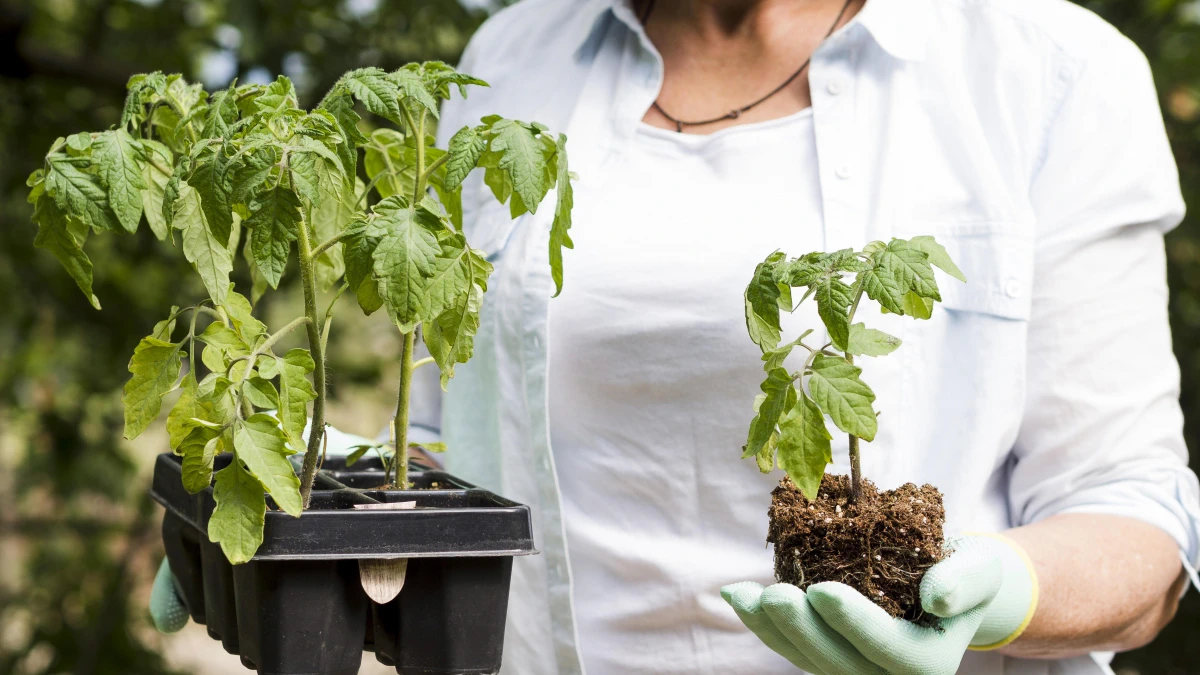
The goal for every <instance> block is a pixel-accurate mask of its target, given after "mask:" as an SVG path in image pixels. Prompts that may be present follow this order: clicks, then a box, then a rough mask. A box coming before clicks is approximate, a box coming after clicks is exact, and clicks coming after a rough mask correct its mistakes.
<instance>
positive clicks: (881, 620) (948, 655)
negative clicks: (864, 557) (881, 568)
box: [808, 582, 983, 675]
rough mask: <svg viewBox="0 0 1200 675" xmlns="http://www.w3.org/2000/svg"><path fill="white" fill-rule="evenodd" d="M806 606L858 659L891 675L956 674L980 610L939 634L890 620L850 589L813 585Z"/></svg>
mask: <svg viewBox="0 0 1200 675" xmlns="http://www.w3.org/2000/svg"><path fill="white" fill-rule="evenodd" d="M808 602H809V604H810V605H812V607H813V609H815V610H816V612H817V613H818V614H819V615H820V616H821V618H822V619H824V620H825V622H826V623H827V624H828V625H829V627H830V628H832V629H833V630H835V631H837V632H838V633H839V634H841V635H842V636H843V637H844V638H845V639H846V640H847V641H849V643H850V644H852V645H853V646H854V648H855V649H857V650H858V651H859V652H860V653H861V654H862V655H863V656H865V657H866V658H867V659H870V661H871V662H872V663H874V664H877V665H878V666H880V667H882V668H883V669H884V670H886V671H887V672H888V673H892V674H894V675H950V674H952V673H954V672H955V671H956V670H957V669H958V664H959V662H960V661H961V660H962V655H963V653H964V652H965V651H966V648H967V644H968V642H969V641H970V639H971V636H972V635H973V634H974V632H975V628H976V627H978V626H979V621H980V620H981V619H982V616H983V614H982V613H983V608H978V609H974V610H971V611H970V612H968V613H967V614H964V615H962V616H959V617H956V618H955V619H952V620H948V621H946V622H944V624H943V626H942V629H941V630H938V629H935V628H929V627H925V626H919V625H917V624H915V623H912V622H910V621H904V620H902V619H896V618H893V617H892V616H891V615H889V614H888V613H887V612H886V611H884V610H883V608H882V607H879V606H878V605H876V604H875V603H873V602H871V601H870V600H868V599H867V598H866V596H864V595H863V594H861V593H859V592H858V591H856V590H854V589H853V588H851V587H849V586H847V585H845V584H840V583H836V582H826V583H820V584H814V585H812V586H810V587H809V589H808Z"/></svg>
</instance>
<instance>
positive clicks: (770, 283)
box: [743, 251, 786, 352]
mask: <svg viewBox="0 0 1200 675" xmlns="http://www.w3.org/2000/svg"><path fill="white" fill-rule="evenodd" d="M785 257H786V256H785V255H784V253H783V252H782V251H775V252H773V253H771V255H769V256H767V257H766V259H765V260H763V261H762V262H760V263H759V264H758V265H756V266H755V267H754V276H752V277H750V283H749V284H748V285H747V286H746V291H745V293H744V294H743V297H744V299H745V305H746V330H747V331H748V332H749V333H750V339H751V340H753V341H754V344H756V345H758V346H759V348H760V349H762V350H763V351H764V352H766V351H770V350H772V349H775V347H776V346H778V345H779V339H780V333H779V331H780V327H779V326H780V324H779V295H780V293H779V286H778V284H776V283H775V266H776V265H778V264H779V263H781V262H783V259H784V258H785Z"/></svg>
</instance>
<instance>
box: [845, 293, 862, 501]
mask: <svg viewBox="0 0 1200 675" xmlns="http://www.w3.org/2000/svg"><path fill="white" fill-rule="evenodd" d="M854 286H855V290H854V302H853V304H851V305H850V314H849V319H848V321H847V323H849V324H853V323H854V313H855V312H856V311H858V303H859V301H860V300H862V296H863V288H862V286H860V285H859V284H857V283H855V284H854ZM846 362H847V363H850V364H853V363H854V355H853V354H851V353H850V352H846ZM859 457H860V453H859V451H858V436H855V435H854V434H850V503H851V504H854V503H857V502H858V499H859V497H861V496H862V464H861V460H860V459H859Z"/></svg>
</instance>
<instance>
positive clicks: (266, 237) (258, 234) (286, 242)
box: [246, 185, 301, 288]
mask: <svg viewBox="0 0 1200 675" xmlns="http://www.w3.org/2000/svg"><path fill="white" fill-rule="evenodd" d="M300 206H301V205H300V199H299V198H298V197H296V193H294V192H292V191H291V190H289V189H287V188H285V187H283V186H282V185H276V186H275V187H274V188H273V189H270V190H265V191H263V192H260V193H258V194H256V195H254V198H253V199H252V200H251V202H250V218H249V219H247V220H246V225H247V226H248V227H250V228H251V233H250V251H251V252H252V253H253V254H254V262H255V264H257V265H258V270H259V272H261V273H262V275H263V278H265V279H266V280H267V283H268V284H270V285H271V288H278V287H279V280H280V278H282V277H283V271H284V269H286V268H287V262H288V257H289V256H290V255H291V250H292V242H293V241H296V236H297V233H298V232H299V229H300V218H301V214H300Z"/></svg>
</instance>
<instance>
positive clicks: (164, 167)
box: [141, 139, 175, 240]
mask: <svg viewBox="0 0 1200 675" xmlns="http://www.w3.org/2000/svg"><path fill="white" fill-rule="evenodd" d="M141 144H142V151H143V153H144V154H145V156H146V162H145V163H144V164H142V182H143V183H144V185H145V187H143V188H142V204H143V205H144V206H145V211H146V222H147V223H149V224H150V231H151V232H153V233H154V236H156V237H158V238H159V239H160V240H162V239H166V238H167V234H169V233H170V224H169V223H168V222H167V220H166V218H165V217H164V216H163V199H164V197H165V194H166V189H167V183H169V182H170V181H171V175H172V172H173V165H174V162H175V160H174V158H173V157H172V155H171V151H170V150H168V149H167V146H165V145H163V144H162V143H159V142H158V141H152V140H149V139H142V141H141Z"/></svg>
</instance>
